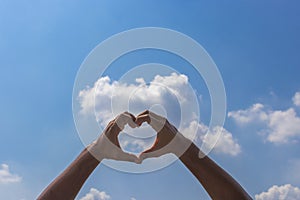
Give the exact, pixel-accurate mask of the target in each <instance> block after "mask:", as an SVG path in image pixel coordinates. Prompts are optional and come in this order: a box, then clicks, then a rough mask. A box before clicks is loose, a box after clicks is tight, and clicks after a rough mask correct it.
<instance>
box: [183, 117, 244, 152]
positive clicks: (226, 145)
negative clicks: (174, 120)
mask: <svg viewBox="0 0 300 200" xmlns="http://www.w3.org/2000/svg"><path fill="white" fill-rule="evenodd" d="M208 129H209V127H208V126H206V125H205V124H203V123H198V122H197V121H192V122H191V123H190V125H189V126H188V127H186V128H185V129H183V130H182V132H183V133H184V135H185V136H186V137H187V138H189V139H191V140H194V142H195V143H196V144H197V146H199V147H200V146H201V145H207V146H211V145H214V149H213V151H214V152H216V153H223V154H228V155H232V156H236V155H238V154H239V153H241V147H240V145H239V144H238V142H237V140H236V139H234V138H233V136H232V133H230V132H229V131H228V130H226V129H225V128H223V127H219V126H217V127H213V128H212V130H211V131H210V133H209V134H206V133H207V131H208ZM194 130H197V134H196V137H195V138H193V132H194ZM219 133H221V134H219ZM219 135H220V137H219ZM216 137H218V138H216Z"/></svg>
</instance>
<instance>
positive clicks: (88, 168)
mask: <svg viewBox="0 0 300 200" xmlns="http://www.w3.org/2000/svg"><path fill="white" fill-rule="evenodd" d="M134 120H135V118H134V116H132V115H131V114H129V113H123V114H121V115H119V116H118V117H117V118H116V119H114V120H112V121H111V122H110V123H109V124H108V126H107V127H106V129H105V130H104V133H103V134H101V136H100V137H99V138H98V139H97V140H96V141H95V142H93V143H92V144H91V145H89V146H88V147H87V148H86V149H84V150H83V151H82V152H81V154H80V155H79V156H78V157H77V158H76V159H75V160H74V161H73V162H72V163H71V165H70V166H68V167H67V168H66V169H65V170H64V171H63V172H62V173H61V174H60V175H59V176H58V177H57V178H56V179H55V180H54V181H53V182H52V183H51V184H50V185H49V186H48V187H47V188H46V189H45V190H44V191H43V192H42V194H41V195H40V196H39V197H38V200H53V199H55V200H71V199H75V197H76V195H77V194H78V192H79V190H80V189H81V187H82V185H83V184H84V182H85V181H86V180H87V178H88V177H89V175H90V174H91V173H92V172H93V170H94V169H95V168H96V167H97V166H98V164H99V163H100V162H101V161H102V160H103V159H114V160H123V161H131V162H139V160H138V158H137V157H136V156H134V155H132V154H128V153H125V152H123V151H122V150H121V149H120V144H119V141H118V134H119V133H120V132H121V130H122V129H123V128H124V126H125V125H126V124H129V125H130V126H131V127H136V124H135V123H134Z"/></svg>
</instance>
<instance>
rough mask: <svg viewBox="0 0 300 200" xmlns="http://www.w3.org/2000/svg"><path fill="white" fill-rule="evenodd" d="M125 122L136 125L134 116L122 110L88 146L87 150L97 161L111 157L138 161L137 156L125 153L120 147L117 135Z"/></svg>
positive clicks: (131, 125) (132, 125)
mask: <svg viewBox="0 0 300 200" xmlns="http://www.w3.org/2000/svg"><path fill="white" fill-rule="evenodd" d="M127 124H128V125H129V126H130V127H131V128H135V127H137V124H136V123H135V117H134V116H133V115H132V114H130V113H128V112H124V113H122V114H120V115H119V116H117V117H116V118H115V119H114V120H112V121H110V122H109V123H108V125H107V127H106V128H105V130H104V132H103V133H102V134H101V135H100V137H99V138H98V139H97V140H96V141H94V142H93V143H92V144H91V145H90V146H89V147H88V150H89V152H90V153H91V154H92V155H93V156H94V157H96V158H97V159H98V160H99V161H101V160H102V159H113V160H120V161H130V162H135V163H140V161H139V158H137V157H136V156H135V155H133V154H129V153H125V152H124V151H122V149H121V147H120V143H119V140H118V135H119V133H120V132H121V131H122V130H123V129H124V127H125V125H127Z"/></svg>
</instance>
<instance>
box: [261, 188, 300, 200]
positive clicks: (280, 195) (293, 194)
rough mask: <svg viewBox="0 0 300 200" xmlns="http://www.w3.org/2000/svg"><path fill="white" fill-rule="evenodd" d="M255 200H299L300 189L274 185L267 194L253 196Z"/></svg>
mask: <svg viewBox="0 0 300 200" xmlns="http://www.w3.org/2000/svg"><path fill="white" fill-rule="evenodd" d="M255 199H256V200H274V199H278V200H298V199H300V189H299V188H298V187H294V186H292V185H290V184H286V185H282V186H277V185H274V186H272V187H271V188H269V189H268V191H267V192H262V193H260V194H257V195H255Z"/></svg>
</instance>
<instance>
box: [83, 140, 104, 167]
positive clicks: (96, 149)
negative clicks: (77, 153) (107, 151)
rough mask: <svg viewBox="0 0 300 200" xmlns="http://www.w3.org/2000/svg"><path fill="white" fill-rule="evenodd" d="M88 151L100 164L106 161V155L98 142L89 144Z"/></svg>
mask: <svg viewBox="0 0 300 200" xmlns="http://www.w3.org/2000/svg"><path fill="white" fill-rule="evenodd" d="M87 150H88V151H89V153H90V154H91V155H92V156H93V157H94V158H96V159H97V160H98V161H99V162H101V161H102V160H103V159H105V155H104V154H103V151H102V150H101V145H100V144H99V142H98V141H94V142H92V143H91V144H89V145H88V146H87Z"/></svg>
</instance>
